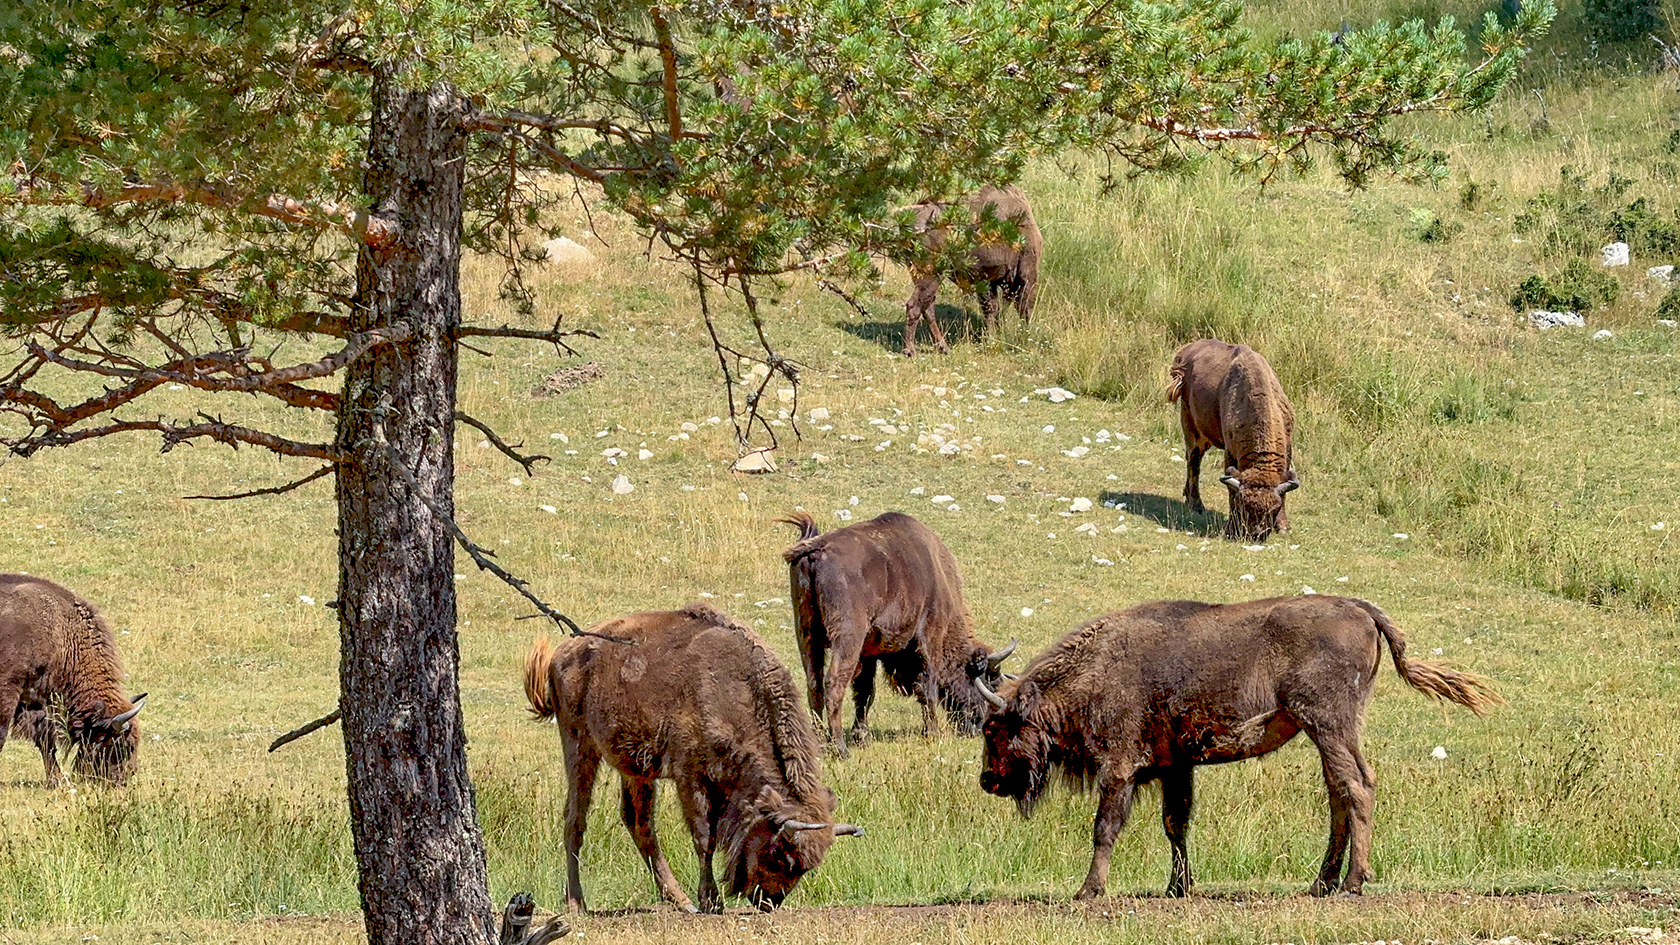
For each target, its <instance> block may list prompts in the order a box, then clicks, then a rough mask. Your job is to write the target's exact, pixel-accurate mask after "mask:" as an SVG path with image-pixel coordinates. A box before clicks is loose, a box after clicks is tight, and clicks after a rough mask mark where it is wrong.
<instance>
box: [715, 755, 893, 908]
mask: <svg viewBox="0 0 1680 945" xmlns="http://www.w3.org/2000/svg"><path fill="white" fill-rule="evenodd" d="M823 800H824V801H825V802H826V803H809V802H807V803H803V804H796V803H790V802H788V801H786V800H784V799H783V798H782V796H781V794H780V793H779V792H777V791H776V790H775V789H774V788H771V787H768V786H767V787H765V788H764V789H763V790H761V791H760V792H759V795H758V799H757V801H756V802H755V804H754V808H755V810H754V811H753V815H752V817H751V819H750V821H749V823H748V824H747V826H746V829H744V830H743V831H742V832H741V833H740V834H739V836H738V837H737V838H736V839H735V841H734V842H733V843H731V844H730V846H729V855H728V859H727V860H726V863H727V867H726V869H727V876H728V883H727V885H728V891H729V894H730V895H731V896H744V897H746V899H747V901H748V902H751V903H752V904H753V905H754V906H757V907H758V908H759V909H761V910H763V911H765V912H769V911H770V910H771V909H774V908H776V907H777V906H779V905H781V904H782V900H783V899H786V898H787V896H788V893H790V892H792V891H793V887H794V886H796V885H798V884H799V880H800V877H802V876H804V875H805V874H806V873H808V872H810V871H811V870H814V869H816V868H817V865H818V864H819V863H821V862H822V860H823V857H824V856H825V855H826V854H827V853H828V845H829V844H830V843H833V842H834V838H835V837H844V836H858V837H861V836H863V828H861V827H856V826H853V825H852V824H839V823H830V822H827V816H828V809H829V808H830V807H831V806H832V804H833V798H832V796H830V797H826V798H824V799H823ZM801 815H803V816H804V817H821V818H823V819H822V820H815V821H814V820H806V819H801Z"/></svg>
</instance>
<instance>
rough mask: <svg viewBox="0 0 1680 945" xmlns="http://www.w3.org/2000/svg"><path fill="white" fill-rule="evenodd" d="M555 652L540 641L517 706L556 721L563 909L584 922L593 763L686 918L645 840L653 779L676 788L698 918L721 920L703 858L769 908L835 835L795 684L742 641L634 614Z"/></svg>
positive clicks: (718, 626) (671, 881)
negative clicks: (696, 887) (581, 869)
mask: <svg viewBox="0 0 1680 945" xmlns="http://www.w3.org/2000/svg"><path fill="white" fill-rule="evenodd" d="M590 630H591V632H593V633H596V634H602V635H605V636H610V637H616V638H618V639H619V640H624V641H628V642H614V641H613V640H611V639H603V638H602V637H600V636H581V637H570V638H567V639H564V640H562V641H560V642H559V643H558V644H550V643H549V641H548V640H547V639H546V638H544V639H539V640H537V641H536V643H535V644H534V645H533V646H532V647H531V653H530V655H529V657H528V658H527V659H526V661H525V695H526V697H527V698H528V699H529V700H530V703H531V712H532V713H533V714H534V715H536V716H537V718H539V719H549V718H552V719H554V720H555V721H556V722H557V723H558V724H559V727H560V744H561V747H562V748H563V749H564V752H565V758H566V777H567V780H568V782H569V785H570V787H569V790H568V792H567V795H566V901H567V903H568V904H570V905H571V906H573V907H575V908H577V909H579V910H582V909H583V908H584V904H583V885H582V884H581V883H580V882H579V880H578V848H579V847H581V846H582V844H583V831H584V828H585V826H586V825H587V823H588V816H589V799H590V793H591V791H593V789H594V787H595V775H596V772H597V769H598V768H599V766H600V763H601V761H602V759H605V760H606V761H607V763H608V764H610V765H612V766H613V767H614V768H617V769H618V772H619V774H620V775H621V777H622V779H623V783H624V796H623V804H622V810H623V815H624V825H625V827H627V828H629V830H630V836H631V837H632V838H633V839H634V840H635V842H636V846H637V848H638V849H640V850H641V853H642V859H643V860H644V862H646V863H647V865H648V869H650V870H651V871H652V872H653V877H654V881H655V882H657V883H658V885H659V893H660V895H661V896H663V897H664V898H665V899H666V900H668V901H669V902H671V903H673V904H675V905H676V906H678V907H680V908H682V909H686V910H688V911H690V912H693V911H695V908H694V905H693V903H692V902H690V901H689V898H688V896H687V895H685V894H684V893H683V891H682V888H681V887H680V886H678V885H677V880H676V877H675V876H673V875H672V874H671V867H670V864H668V863H667V862H666V861H665V855H664V854H663V853H661V852H660V850H659V840H658V838H657V837H656V836H655V835H654V829H653V799H654V781H655V780H656V779H659V778H666V779H669V780H671V781H674V782H676V786H677V799H678V800H679V802H680V803H681V804H682V809H683V816H684V817H685V818H686V819H687V820H688V828H689V830H690V831H691V832H692V833H693V834H694V850H695V852H696V854H698V855H699V857H700V907H701V908H702V909H705V910H707V911H710V912H717V911H720V910H721V909H722V906H723V899H722V897H721V896H720V895H719V894H718V886H717V881H716V880H715V879H714V878H713V875H712V857H713V854H714V853H717V852H722V854H723V857H724V867H723V869H724V879H725V882H726V884H727V887H728V890H729V894H730V895H732V896H741V895H744V896H746V897H747V899H748V900H749V901H751V902H752V903H753V905H755V906H757V907H759V908H760V909H765V910H769V909H773V908H775V907H776V906H778V905H780V904H781V902H782V899H783V898H785V897H786V896H787V894H788V892H789V891H791V890H792V889H793V887H794V885H795V884H796V883H798V882H799V878H800V877H801V876H803V875H804V874H805V873H806V872H807V871H809V870H812V869H815V868H816V866H817V864H818V863H821V862H822V859H823V855H824V854H825V853H827V852H828V845H829V844H830V843H832V842H833V840H834V838H835V837H836V836H843V835H846V834H856V835H861V834H862V833H863V831H862V830H861V829H859V828H857V827H854V826H852V825H850V824H838V823H831V822H830V820H829V816H830V810H831V808H832V807H833V806H834V795H833V793H832V792H830V791H829V789H828V788H826V787H824V786H823V783H822V781H821V780H819V778H818V756H819V754H820V750H819V748H818V745H817V738H816V735H815V733H813V732H812V730H811V722H810V719H808V718H806V716H805V711H804V709H803V708H801V707H800V705H799V696H798V694H797V691H796V690H795V689H794V687H793V677H791V676H789V675H788V671H787V670H786V669H784V668H783V667H782V665H781V663H779V662H777V661H776V657H775V656H774V655H773V654H771V652H770V649H769V648H768V647H766V646H765V645H764V641H763V640H761V639H759V637H758V636H757V635H756V634H754V633H753V632H752V631H751V630H748V629H747V628H746V627H744V626H742V625H741V624H739V623H737V622H736V621H734V620H731V619H730V618H729V617H727V616H725V615H724V614H722V613H719V612H718V611H716V610H713V609H712V608H710V607H707V606H705V605H704V604H692V605H690V606H688V607H685V608H684V609H682V610H677V611H655V612H649V613H640V614H632V615H630V616H628V617H620V618H618V619H616V620H608V621H606V622H604V623H600V624H597V625H596V626H594V627H591V628H590Z"/></svg>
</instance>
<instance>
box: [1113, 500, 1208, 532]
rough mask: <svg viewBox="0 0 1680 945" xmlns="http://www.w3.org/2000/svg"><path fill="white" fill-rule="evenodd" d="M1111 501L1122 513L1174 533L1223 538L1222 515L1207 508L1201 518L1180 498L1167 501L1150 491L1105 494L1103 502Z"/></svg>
mask: <svg viewBox="0 0 1680 945" xmlns="http://www.w3.org/2000/svg"><path fill="white" fill-rule="evenodd" d="M1110 502H1113V503H1116V504H1117V505H1118V507H1119V508H1120V509H1121V510H1122V511H1125V512H1130V513H1131V514H1133V515H1141V516H1143V517H1144V518H1146V519H1149V520H1150V521H1152V522H1154V523H1155V524H1157V525H1161V526H1163V527H1166V528H1170V529H1173V530H1174V531H1182V532H1195V533H1197V534H1199V535H1204V536H1206V537H1208V538H1222V537H1224V535H1225V514H1224V513H1223V512H1215V511H1214V510H1212V509H1208V510H1207V511H1206V512H1203V513H1202V514H1200V515H1197V514H1196V513H1195V512H1192V511H1190V506H1189V505H1187V504H1186V503H1185V502H1184V500H1182V499H1169V498H1167V497H1166V496H1164V495H1156V494H1154V493H1153V492H1104V493H1103V494H1102V503H1103V504H1104V505H1107V504H1108V503H1110Z"/></svg>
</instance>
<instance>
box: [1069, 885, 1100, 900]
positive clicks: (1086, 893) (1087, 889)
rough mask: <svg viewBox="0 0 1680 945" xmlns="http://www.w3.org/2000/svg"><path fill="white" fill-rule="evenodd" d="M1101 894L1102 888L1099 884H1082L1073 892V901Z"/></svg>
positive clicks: (1092, 897) (1093, 897)
mask: <svg viewBox="0 0 1680 945" xmlns="http://www.w3.org/2000/svg"><path fill="white" fill-rule="evenodd" d="M1102 894H1103V888H1102V887H1101V886H1082V887H1080V889H1079V891H1078V892H1076V893H1074V894H1073V901H1074V902H1083V901H1084V900H1086V899H1095V898H1097V897H1098V896H1101V895H1102Z"/></svg>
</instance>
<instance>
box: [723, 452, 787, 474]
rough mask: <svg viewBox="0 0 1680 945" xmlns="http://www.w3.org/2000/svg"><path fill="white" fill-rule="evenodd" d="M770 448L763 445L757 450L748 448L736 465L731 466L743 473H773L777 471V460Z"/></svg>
mask: <svg viewBox="0 0 1680 945" xmlns="http://www.w3.org/2000/svg"><path fill="white" fill-rule="evenodd" d="M770 452H771V451H770V448H769V447H767V446H761V447H759V448H758V449H755V450H748V451H747V452H746V453H744V454H742V456H741V458H740V459H737V460H736V461H735V465H733V466H731V467H729V468H730V469H732V470H733V471H735V472H741V473H773V472H775V471H776V460H775V458H774V457H772V456H771V455H770Z"/></svg>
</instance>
